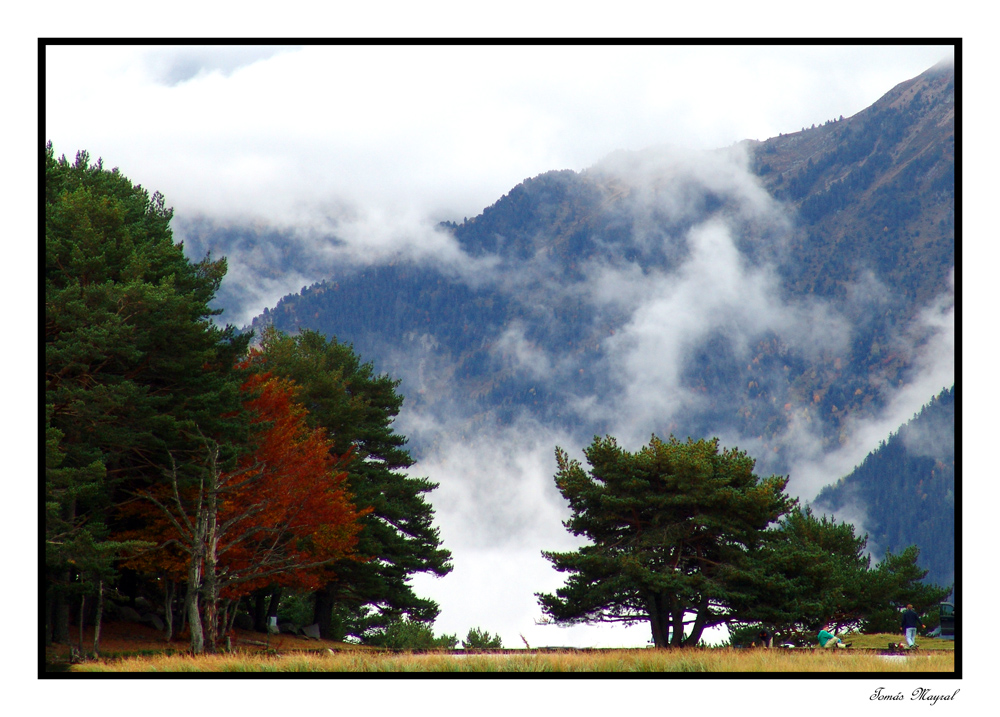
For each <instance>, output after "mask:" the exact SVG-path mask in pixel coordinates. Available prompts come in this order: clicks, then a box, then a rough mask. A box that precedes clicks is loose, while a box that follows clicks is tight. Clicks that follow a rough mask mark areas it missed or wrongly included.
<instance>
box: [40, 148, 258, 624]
mask: <svg viewBox="0 0 1000 717" xmlns="http://www.w3.org/2000/svg"><path fill="white" fill-rule="evenodd" d="M44 162H45V275H44V277H45V319H44V340H45V376H44V388H45V408H46V420H47V423H46V439H47V449H49V450H47V451H46V508H47V512H46V516H47V522H46V567H47V579H48V584H47V594H48V595H49V598H50V600H49V609H48V614H47V625H48V626H49V631H48V632H47V636H51V637H53V638H54V639H57V640H60V641H64V640H66V639H67V635H66V634H65V626H66V625H67V624H68V618H67V610H68V603H67V601H66V598H67V594H68V593H67V590H68V588H69V587H70V586H72V585H74V583H75V584H76V585H77V586H79V585H80V583H81V581H85V580H86V576H85V575H84V573H83V572H82V571H80V570H79V569H77V568H76V567H74V566H79V565H81V564H93V562H94V560H96V559H97V556H98V555H103V554H106V550H105V548H106V547H108V546H102V545H101V542H102V540H104V539H105V536H104V529H105V526H106V525H107V523H108V521H109V520H110V519H111V517H112V515H113V512H112V509H113V507H114V505H115V504H116V503H117V502H119V501H120V500H122V499H123V498H124V496H125V495H126V493H127V491H128V490H129V489H130V488H134V487H136V486H138V485H148V484H150V483H152V482H155V481H158V480H162V476H163V472H162V468H163V467H164V466H167V465H169V456H171V455H172V456H174V457H175V458H176V459H177V461H178V462H179V463H183V462H184V460H185V458H186V457H193V456H195V455H197V453H198V451H199V450H200V445H201V441H202V440H203V438H202V437H203V436H208V437H210V438H212V439H214V440H217V441H219V442H220V443H221V444H223V445H225V446H228V447H229V452H230V456H229V457H232V455H233V454H234V452H235V451H236V450H237V449H236V447H238V446H241V445H243V444H244V443H245V442H246V441H245V439H246V436H247V430H248V428H247V421H246V419H245V417H244V416H243V415H242V414H241V412H240V410H239V409H240V396H239V383H240V382H239V380H238V378H237V377H236V376H235V374H234V366H235V364H236V359H237V357H239V356H241V355H243V354H244V353H245V351H246V347H247V344H248V341H249V337H238V336H237V335H236V332H235V330H234V329H233V328H232V327H226V328H219V327H218V326H216V325H215V324H214V323H213V321H212V317H213V316H215V315H217V314H218V313H220V312H219V311H214V310H212V309H210V308H209V302H210V301H211V300H212V298H213V296H214V294H215V292H216V290H217V289H218V287H219V283H220V282H221V280H222V277H223V276H224V274H225V272H226V264H225V261H224V260H220V261H212V260H211V259H210V258H206V259H205V260H204V261H201V262H199V263H191V262H190V261H188V259H187V258H186V257H185V256H184V252H183V248H182V246H181V245H180V244H175V243H174V241H173V238H172V234H171V231H170V226H169V224H170V220H171V217H172V210H171V209H169V208H167V207H166V206H165V204H164V200H163V197H162V196H161V195H160V194H159V193H155V194H153V195H152V196H150V195H149V193H148V192H147V191H146V190H144V189H143V188H142V187H141V186H138V185H133V184H132V182H131V181H130V180H129V179H127V178H126V177H125V176H123V175H122V174H120V173H119V172H118V170H117V169H113V170H110V171H108V170H106V169H105V168H104V167H103V164H102V162H101V161H100V160H98V161H97V162H96V163H93V164H92V163H91V162H90V157H89V155H88V154H87V153H86V152H79V153H78V154H77V156H76V161H75V162H73V163H72V164H71V163H69V162H68V161H67V160H66V158H65V157H60V158H59V159H56V157H55V154H54V151H53V149H52V145H51V143H49V144H48V145H47V146H46V149H45V156H44ZM67 534H72V535H73V536H77V537H78V538H80V539H79V540H76V539H75V538H74V540H76V542H67V541H66V539H65V538H66V536H67ZM82 536H90V538H89V539H83V538H82ZM70 546H75V547H72V548H71V547H70ZM105 564H106V563H105Z"/></svg>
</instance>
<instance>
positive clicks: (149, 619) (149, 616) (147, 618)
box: [142, 612, 166, 632]
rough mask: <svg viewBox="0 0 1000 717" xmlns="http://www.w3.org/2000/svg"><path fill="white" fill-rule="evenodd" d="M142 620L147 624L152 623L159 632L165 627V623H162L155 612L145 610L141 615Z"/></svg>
mask: <svg viewBox="0 0 1000 717" xmlns="http://www.w3.org/2000/svg"><path fill="white" fill-rule="evenodd" d="M142 621H143V622H144V623H146V624H147V625H152V626H153V627H155V628H156V629H157V630H159V631H160V632H163V630H164V629H165V628H166V625H164V624H163V620H161V619H160V616H159V615H157V614H155V613H151V612H147V613H146V614H145V615H143V616H142Z"/></svg>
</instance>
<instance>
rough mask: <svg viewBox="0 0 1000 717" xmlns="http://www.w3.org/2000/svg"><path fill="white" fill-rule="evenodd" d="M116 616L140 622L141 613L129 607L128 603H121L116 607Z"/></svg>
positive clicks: (128, 620)
mask: <svg viewBox="0 0 1000 717" xmlns="http://www.w3.org/2000/svg"><path fill="white" fill-rule="evenodd" d="M118 617H120V618H121V619H122V620H125V621H126V622H142V615H140V614H139V613H138V612H136V611H135V610H133V609H132V608H130V607H129V606H128V605H122V606H121V607H120V608H118Z"/></svg>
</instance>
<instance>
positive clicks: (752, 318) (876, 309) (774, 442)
mask: <svg viewBox="0 0 1000 717" xmlns="http://www.w3.org/2000/svg"><path fill="white" fill-rule="evenodd" d="M954 124H955V99H954V70H953V68H952V67H950V66H942V67H935V68H932V69H931V70H929V71H928V72H926V73H924V74H922V75H921V76H920V77H917V78H915V79H913V80H910V81H908V82H904V83H902V84H900V85H899V86H897V87H896V88H894V89H893V90H892V91H890V92H889V93H888V94H886V95H885V97H883V98H882V99H881V100H879V101H878V102H876V103H875V104H874V105H873V106H872V107H870V108H868V109H866V110H864V111H862V112H860V113H858V114H857V115H855V116H853V117H850V118H847V119H837V120H836V121H832V120H831V121H830V122H827V123H826V124H823V125H821V126H817V127H814V128H810V129H805V130H803V131H801V132H796V133H793V134H788V135H782V136H780V137H777V138H773V139H769V140H767V141H765V142H749V143H744V144H743V145H742V146H740V147H734V148H731V149H730V150H726V151H720V152H716V153H708V154H706V155H702V156H700V157H692V156H690V155H684V154H677V153H672V152H670V151H666V150H648V151H643V152H621V153H618V154H616V155H612V156H611V157H609V158H607V159H606V160H604V161H602V162H601V163H599V164H598V165H595V167H593V168H591V169H588V170H586V171H583V172H573V171H568V170H567V171H554V172H548V173H546V174H543V175H540V176H538V177H535V178H533V179H528V180H525V181H524V182H523V183H521V184H519V185H518V186H516V187H514V188H513V189H511V191H510V192H509V193H508V194H506V195H505V196H504V197H502V198H500V199H499V200H498V201H497V202H496V203H495V204H493V205H492V206H490V207H488V208H486V209H484V210H483V212H482V214H480V215H479V216H477V217H474V218H471V219H468V220H466V221H463V222H462V223H446V224H445V225H443V228H444V229H446V230H447V231H450V232H451V233H452V234H453V236H454V237H455V239H456V240H457V242H458V244H459V246H460V247H461V249H462V251H463V252H464V254H465V255H466V256H468V257H471V258H474V259H478V260H483V261H485V260H489V262H491V263H490V264H489V265H490V266H492V269H491V270H490V271H488V272H481V273H465V274H463V273H462V272H461V271H456V270H454V269H453V268H445V267H440V266H437V265H434V264H429V263H421V264H416V263H412V262H407V261H404V260H399V261H397V262H391V263H386V264H380V265H374V266H367V267H341V268H339V269H337V270H336V271H333V272H331V276H330V278H329V279H328V280H326V281H323V282H320V283H316V284H314V285H312V286H310V287H307V288H305V289H304V290H303V291H302V292H300V293H299V294H295V295H288V296H285V297H284V298H283V299H281V300H280V301H279V302H278V303H277V305H276V306H275V307H274V308H273V309H269V310H268V311H266V312H265V313H264V314H263V315H262V316H259V317H257V318H256V319H255V320H254V322H253V327H255V328H259V327H260V326H262V325H264V324H266V323H273V324H275V325H276V326H278V327H279V328H281V329H283V330H286V331H295V330H297V329H299V328H311V329H316V330H319V331H321V332H323V333H325V334H328V335H331V336H336V337H337V338H338V339H340V340H343V341H347V342H350V343H353V344H354V346H355V348H356V349H357V350H358V351H359V353H360V354H361V355H362V356H364V357H366V358H370V359H371V360H373V361H374V362H375V364H376V367H377V369H378V370H380V371H386V372H389V373H391V374H393V375H394V376H398V377H401V378H402V381H403V384H402V392H403V393H404V395H405V396H406V397H407V401H408V405H410V407H411V408H413V409H415V410H438V409H440V410H444V408H445V407H447V406H451V405H453V404H454V403H455V401H456V400H460V402H461V403H462V405H463V407H464V410H466V411H468V412H469V413H470V414H471V415H470V420H472V421H475V420H495V419H499V420H500V421H511V420H515V419H516V418H517V417H518V416H521V415H525V414H527V415H531V416H533V417H536V418H537V419H538V420H541V421H544V422H546V423H547V424H549V425H559V426H565V427H567V429H572V430H574V431H575V432H577V433H579V434H581V435H587V434H590V435H593V434H596V433H604V432H605V431H607V430H610V429H612V428H614V427H615V425H616V421H617V420H618V417H620V416H621V415H624V414H627V413H629V412H630V411H632V412H634V402H635V401H636V400H642V399H645V398H646V397H647V396H649V395H650V394H652V393H656V392H657V391H659V392H661V393H664V394H666V393H669V394H670V395H662V396H660V397H659V404H658V405H651V406H650V407H649V409H648V411H647V413H648V417H646V418H644V419H643V420H647V422H648V420H654V418H655V416H660V420H658V421H656V430H657V431H658V432H660V433H667V432H675V433H678V434H680V435H709V434H713V433H715V434H723V435H726V436H728V437H730V438H732V439H734V440H738V441H740V445H741V446H745V447H746V448H748V449H749V450H751V452H752V453H753V454H755V455H758V456H761V460H762V464H761V466H762V469H765V470H773V471H775V472H784V471H785V470H787V467H788V465H789V460H790V456H791V454H792V453H793V452H794V447H792V446H791V444H790V441H791V438H790V437H791V436H798V435H801V434H803V432H805V433H808V434H809V435H810V436H815V437H816V438H817V440H819V441H820V442H821V445H822V447H823V449H824V450H825V449H827V448H833V447H836V446H838V445H839V444H840V443H842V442H844V440H846V438H847V436H848V432H849V431H850V426H851V425H852V421H853V420H855V419H857V418H863V417H866V416H872V415H874V414H875V413H877V412H878V411H879V410H880V409H881V408H882V407H884V406H885V405H886V401H887V399H888V397H889V396H890V395H891V393H892V391H893V390H895V389H896V388H897V387H899V386H900V385H904V384H906V383H908V382H910V381H911V380H913V378H914V376H915V373H914V372H915V371H916V370H917V369H918V368H919V362H918V360H917V359H918V357H919V356H921V354H922V352H923V351H924V350H925V349H926V347H927V345H928V341H929V337H930V335H931V333H930V329H928V327H927V326H926V325H925V324H924V323H923V322H922V319H921V316H922V312H925V311H926V310H927V307H928V305H929V304H930V303H931V302H932V301H933V300H935V299H936V298H937V299H940V298H941V297H948V296H950V295H951V293H952V291H953V289H952V286H951V276H952V272H953V268H954V242H955V206H954V159H955V157H954V154H955V150H954ZM741 167H743V168H745V169H741ZM751 176H756V178H757V179H756V183H757V184H756V185H754V183H753V180H749V179H747V178H748V177H751ZM768 195H769V196H768ZM713 226H723V227H724V228H725V230H724V231H725V232H726V233H727V234H728V235H730V236H731V239H732V242H733V246H734V247H735V249H736V250H737V251H738V253H739V255H738V256H737V257H728V258H726V262H728V264H726V262H724V261H723V258H725V257H727V256H728V255H727V254H726V253H725V252H726V251H728V250H727V249H726V246H727V245H726V244H725V241H723V244H722V245H720V248H719V249H711V250H712V251H721V252H723V253H721V254H719V255H718V256H719V272H718V276H717V278H716V279H715V282H714V285H713V281H712V276H711V267H709V268H708V270H706V269H705V267H704V266H703V265H702V264H699V265H697V266H696V267H695V268H698V269H699V270H700V271H707V276H706V277H693V276H692V271H693V269H692V268H691V267H692V266H694V265H696V264H697V262H698V261H699V251H703V249H699V248H698V246H697V237H698V236H699V235H697V234H696V233H693V232H696V231H703V232H704V231H708V232H711V231H712V230H711V227H713ZM706 227H709V229H707V230H706V229H705V228H706ZM703 241H716V240H715V239H712V237H711V236H709V237H708V238H707V239H703ZM704 250H706V251H707V250H708V249H704ZM724 265H725V270H726V271H728V272H729V274H724V273H723V268H724ZM696 279H697V280H699V281H702V283H704V284H705V288H704V290H702V292H701V294H700V296H701V298H702V299H710V300H711V301H705V302H699V303H704V304H706V305H712V304H713V302H714V303H715V304H718V306H714V307H713V308H711V310H709V309H705V308H702V307H700V306H698V305H697V304H696V305H692V306H691V307H690V309H691V310H690V311H688V309H686V308H685V309H680V310H679V312H680V313H681V314H682V316H677V314H676V312H675V313H674V314H669V313H665V314H664V315H663V316H659V315H656V314H655V312H656V311H658V310H661V307H668V306H669V302H670V301H672V300H673V299H674V298H675V297H674V296H673V294H672V293H671V292H672V291H674V289H675V288H676V287H686V289H685V290H687V287H690V286H692V285H694V282H695V280H696ZM734 282H735V283H734ZM678 291H679V289H678ZM727 291H736V292H737V294H736V295H735V296H732V297H726V292H727ZM739 291H747V292H751V291H753V292H758V294H759V295H758V294H754V296H755V297H756V298H755V299H754V300H755V301H757V303H759V304H762V305H763V304H767V302H771V303H769V304H767V305H766V307H764V308H762V309H760V310H758V309H757V308H756V307H755V306H754V304H753V302H752V301H751V297H750V295H749V294H748V295H747V297H746V300H745V301H744V300H743V297H741V296H740V295H739V293H738V292H739ZM720 297H721V298H720ZM762 297H763V298H762ZM724 301H725V302H728V303H723V302H724ZM741 303H743V304H745V305H743V306H741V305H740V304H741ZM662 310H664V311H666V309H665V308H664V309H662ZM772 310H773V311H774V312H775V315H768V314H767V312H768V311H772ZM688 313H689V314H690V316H699V315H700V314H705V316H703V317H702V321H703V325H701V326H699V327H691V326H689V325H687V324H685V323H684V322H685V321H687V319H686V317H685V316H683V315H686V314H688ZM778 313H781V315H780V316H778V315H777V314H778ZM654 315H655V316H654ZM654 318H655V321H658V322H659V324H656V325H659V326H662V327H663V331H669V330H670V325H673V324H674V323H676V325H677V326H678V327H679V328H681V329H682V330H683V331H685V332H687V333H685V334H684V335H683V336H681V335H678V340H677V345H678V348H677V349H676V351H675V350H674V348H673V347H672V346H671V345H670V343H662V341H663V339H660V338H656V341H660V342H661V344H662V345H661V344H657V343H655V342H653V343H650V342H651V341H652V339H651V338H650V337H651V336H652V334H651V332H652V330H653V329H651V328H650V327H651V326H652V325H653V324H651V322H653V321H654ZM643 342H646V343H643ZM647 344H648V345H650V346H654V349H653V350H655V351H660V352H662V353H663V355H664V363H663V365H661V366H657V365H656V364H651V363H650V362H649V361H647V360H645V359H644V360H642V361H640V360H638V358H637V357H638V356H639V350H640V349H642V350H643V351H644V350H645V349H646V347H647ZM673 353H677V356H673V355H672V354H673ZM668 357H669V358H670V360H671V361H674V362H676V365H674V364H673V363H671V364H670V366H669V367H668V366H667V365H666V363H667V358H668ZM642 380H645V381H646V382H647V386H646V387H645V388H644V387H642V386H640V385H639V382H641V381H642ZM668 385H669V390H668ZM645 415H646V414H644V416H645ZM649 417H653V418H649ZM637 420H638V419H637ZM637 430H638V429H637ZM414 448H415V449H416V450H417V451H418V452H419V449H420V446H419V445H415V446H414ZM833 478H835V477H834V476H832V477H831V480H832V479H833Z"/></svg>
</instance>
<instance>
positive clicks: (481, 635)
mask: <svg viewBox="0 0 1000 717" xmlns="http://www.w3.org/2000/svg"><path fill="white" fill-rule="evenodd" d="M462 647H464V648H466V649H468V648H478V649H490V648H500V647H503V642H502V641H501V640H500V635H490V633H488V632H486V631H485V630H480V629H479V628H478V627H473V628H470V629H469V634H468V635H466V637H465V639H464V640H463V641H462Z"/></svg>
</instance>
